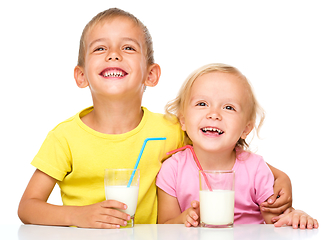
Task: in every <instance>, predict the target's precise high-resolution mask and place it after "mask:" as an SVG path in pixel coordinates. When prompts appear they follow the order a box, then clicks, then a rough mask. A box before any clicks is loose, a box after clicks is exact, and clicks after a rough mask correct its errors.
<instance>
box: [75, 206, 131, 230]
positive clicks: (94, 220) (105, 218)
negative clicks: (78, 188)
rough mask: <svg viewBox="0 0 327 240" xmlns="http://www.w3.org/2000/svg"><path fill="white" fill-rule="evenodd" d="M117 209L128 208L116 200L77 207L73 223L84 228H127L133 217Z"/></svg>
mask: <svg viewBox="0 0 327 240" xmlns="http://www.w3.org/2000/svg"><path fill="white" fill-rule="evenodd" d="M117 209H122V210H125V209H127V206H126V205H125V204H123V203H121V202H118V201H115V200H106V201H103V202H100V203H96V204H92V205H88V206H80V207H76V209H75V211H73V216H72V218H73V219H72V222H73V223H74V225H75V226H77V227H83V228H119V227H120V226H125V225H126V224H127V221H128V220H130V219H131V217H130V216H129V215H128V214H126V213H123V212H121V211H119V210H117Z"/></svg>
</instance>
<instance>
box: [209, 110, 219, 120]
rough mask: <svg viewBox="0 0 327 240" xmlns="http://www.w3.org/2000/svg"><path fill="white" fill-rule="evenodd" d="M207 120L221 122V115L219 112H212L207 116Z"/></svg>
mask: <svg viewBox="0 0 327 240" xmlns="http://www.w3.org/2000/svg"><path fill="white" fill-rule="evenodd" d="M207 118H208V119H211V120H221V115H220V114H219V112H218V111H210V112H209V113H208V114H207Z"/></svg>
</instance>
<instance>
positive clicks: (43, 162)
mask: <svg viewBox="0 0 327 240" xmlns="http://www.w3.org/2000/svg"><path fill="white" fill-rule="evenodd" d="M70 159H71V157H70V153H69V147H68V144H67V142H66V141H65V140H64V139H61V140H60V138H57V137H56V136H55V133H54V132H53V131H51V132H49V134H48V136H47V137H46V139H45V140H44V142H43V144H42V146H41V148H40V150H39V152H38V153H37V155H36V156H35V157H34V159H33V161H32V162H31V164H32V165H33V166H34V167H36V168H37V169H39V170H40V171H42V172H44V173H46V174H48V175H49V176H51V177H53V178H55V179H56V180H58V181H62V180H63V179H64V177H65V176H66V175H67V174H68V173H69V172H71V160H70Z"/></svg>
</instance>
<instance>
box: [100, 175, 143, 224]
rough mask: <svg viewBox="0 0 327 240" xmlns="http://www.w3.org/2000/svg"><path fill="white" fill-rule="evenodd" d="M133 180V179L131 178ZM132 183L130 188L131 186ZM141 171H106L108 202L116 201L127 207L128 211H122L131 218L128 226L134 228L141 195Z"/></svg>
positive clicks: (105, 183)
mask: <svg viewBox="0 0 327 240" xmlns="http://www.w3.org/2000/svg"><path fill="white" fill-rule="evenodd" d="M132 175H133V178H132V179H131V176H132ZM129 182H130V186H128V185H129ZM139 183H140V170H139V169H105V174H104V186H105V192H106V199H107V200H116V201H119V202H122V203H124V204H126V205H127V209H126V210H121V209H119V210H120V211H122V212H125V213H127V214H129V215H130V216H131V220H129V221H127V225H126V226H122V227H127V228H128V227H134V215H135V211H136V206H137V198H138V194H139Z"/></svg>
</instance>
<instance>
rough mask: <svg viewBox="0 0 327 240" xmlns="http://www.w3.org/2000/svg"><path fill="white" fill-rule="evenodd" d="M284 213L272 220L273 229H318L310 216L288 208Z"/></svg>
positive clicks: (315, 221)
mask: <svg viewBox="0 0 327 240" xmlns="http://www.w3.org/2000/svg"><path fill="white" fill-rule="evenodd" d="M286 212H287V213H286ZM286 212H285V213H284V214H282V215H280V216H278V217H275V218H274V219H273V222H275V224H274V225H275V227H281V226H283V225H287V226H292V227H293V228H294V229H297V228H298V227H299V226H300V228H301V229H305V228H307V229H312V228H318V227H319V224H318V221H317V220H316V219H313V218H312V217H311V216H309V215H308V214H307V213H305V212H303V211H301V210H294V209H293V208H292V209H291V208H290V210H288V211H286Z"/></svg>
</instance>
